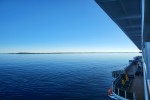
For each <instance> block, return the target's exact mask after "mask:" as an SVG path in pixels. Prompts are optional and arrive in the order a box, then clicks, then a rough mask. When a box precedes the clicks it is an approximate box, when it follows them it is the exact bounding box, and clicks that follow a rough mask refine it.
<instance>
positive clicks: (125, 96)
mask: <svg viewBox="0 0 150 100" xmlns="http://www.w3.org/2000/svg"><path fill="white" fill-rule="evenodd" d="M125 98H127V92H126V90H125Z"/></svg>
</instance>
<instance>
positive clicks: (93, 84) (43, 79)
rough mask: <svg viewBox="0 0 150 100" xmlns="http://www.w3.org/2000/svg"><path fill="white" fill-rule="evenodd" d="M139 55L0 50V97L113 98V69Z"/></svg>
mask: <svg viewBox="0 0 150 100" xmlns="http://www.w3.org/2000/svg"><path fill="white" fill-rule="evenodd" d="M137 55H139V54H137V53H118V54H117V53H99V54H28V55H24V54H22V55H21V54H20V55H19V54H0V100H110V98H109V97H108V96H107V89H108V88H109V87H110V86H111V82H112V77H111V72H112V71H113V70H118V69H122V68H123V67H124V66H126V65H127V64H128V60H130V59H132V58H133V57H134V56H137Z"/></svg>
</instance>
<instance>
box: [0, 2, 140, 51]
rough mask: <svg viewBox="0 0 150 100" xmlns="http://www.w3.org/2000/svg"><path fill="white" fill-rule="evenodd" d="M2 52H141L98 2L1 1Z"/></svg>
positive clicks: (0, 33) (0, 47) (0, 36)
mask: <svg viewBox="0 0 150 100" xmlns="http://www.w3.org/2000/svg"><path fill="white" fill-rule="evenodd" d="M0 14H1V16H0V52H4V53H6V52H79V51H80V52H89V51H90V52H91V51H93V52H110V51H111V52H115V51H120V52H124V51H127V52H130V51H131V52H135V51H139V50H138V49H137V48H136V46H135V45H134V44H133V43H132V42H131V41H130V40H129V39H128V37H127V36H126V35H125V34H124V33H123V32H122V31H121V30H120V29H119V28H118V26H117V25H116V24H115V23H114V22H113V21H112V20H111V19H110V18H109V17H108V16H107V15H106V14H105V12H104V11H103V10H102V9H101V8H100V7H99V6H98V5H97V4H96V3H95V1H94V0H1V1H0Z"/></svg>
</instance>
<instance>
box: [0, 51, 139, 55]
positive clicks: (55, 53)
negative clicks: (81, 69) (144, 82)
mask: <svg viewBox="0 0 150 100" xmlns="http://www.w3.org/2000/svg"><path fill="white" fill-rule="evenodd" d="M77 53H80V54H81V53H141V52H136V51H135V52H133V51H131V52H129V51H123V52H119V51H115V52H94V51H91V52H15V53H11V52H9V53H0V54H77Z"/></svg>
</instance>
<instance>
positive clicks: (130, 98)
mask: <svg viewBox="0 0 150 100" xmlns="http://www.w3.org/2000/svg"><path fill="white" fill-rule="evenodd" d="M113 93H114V94H115V95H116V96H118V98H120V99H124V100H136V96H135V93H133V92H128V91H127V90H124V89H122V88H118V87H117V86H115V85H113Z"/></svg>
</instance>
